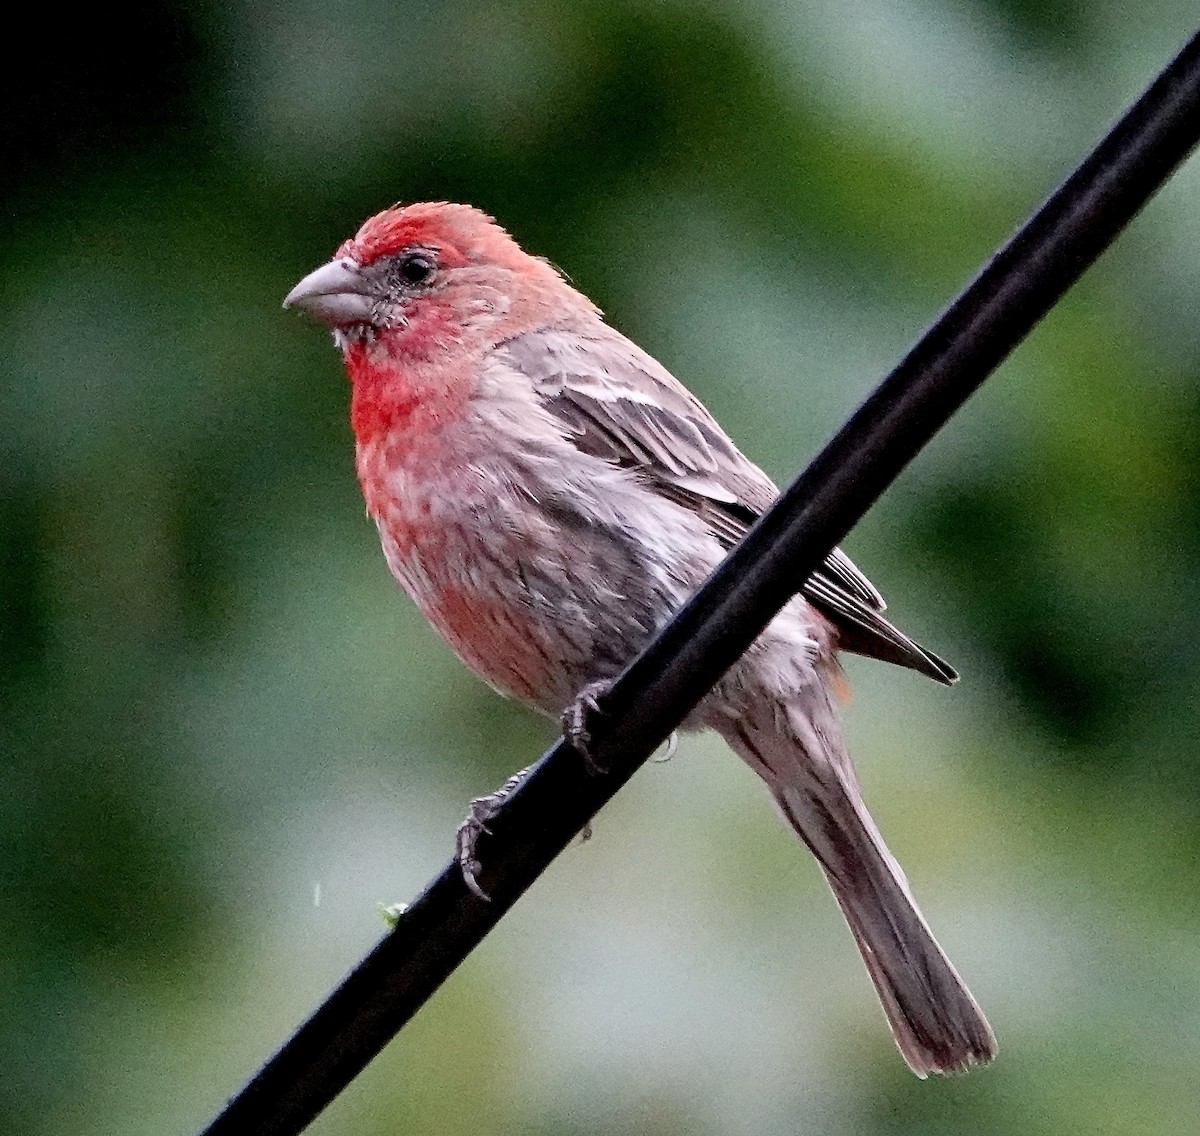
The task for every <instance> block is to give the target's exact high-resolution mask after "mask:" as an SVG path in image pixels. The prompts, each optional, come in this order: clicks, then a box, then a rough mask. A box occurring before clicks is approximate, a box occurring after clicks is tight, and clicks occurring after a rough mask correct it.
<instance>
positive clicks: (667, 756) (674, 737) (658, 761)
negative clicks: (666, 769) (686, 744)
mask: <svg viewBox="0 0 1200 1136" xmlns="http://www.w3.org/2000/svg"><path fill="white" fill-rule="evenodd" d="M678 748H679V731H678V730H672V731H671V736H670V737H669V738H667V748H666V752H664V753H660V754H656V755H655V757H654V758H653V761H654V764H655V765H662V763H663V762H664V761H670V760H671V758H673V757H674V756H675V751H676V750H677V749H678Z"/></svg>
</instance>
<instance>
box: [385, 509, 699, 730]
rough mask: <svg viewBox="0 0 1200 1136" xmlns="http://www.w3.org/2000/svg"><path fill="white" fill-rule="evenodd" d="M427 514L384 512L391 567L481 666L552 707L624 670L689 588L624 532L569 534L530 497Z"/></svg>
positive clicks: (508, 688)
mask: <svg viewBox="0 0 1200 1136" xmlns="http://www.w3.org/2000/svg"><path fill="white" fill-rule="evenodd" d="M426 516H427V513H426V510H424V509H419V510H417V511H416V514H414V513H413V512H411V511H410V510H407V509H403V510H399V509H393V510H384V511H381V513H380V514H379V515H378V516H377V518H376V519H377V524H378V527H379V532H380V538H381V541H382V544H383V550H384V554H385V556H386V557H387V561H388V565H389V567H390V568H391V571H392V574H393V575H394V576H395V577H396V579H397V581H398V582H399V583H400V585H401V586H402V587H403V588H404V590H405V591H406V592H407V593H408V594H409V596H411V597H412V599H413V600H414V601H415V602H416V604H417V605H418V607H420V609H421V610H422V612H423V613H424V614H425V616H426V618H427V619H428V620H429V621H430V623H431V624H432V625H433V626H434V628H435V629H436V630H437V631H438V632H439V633H440V634H441V635H442V637H443V638H444V639H445V640H446V641H447V643H449V645H450V646H451V647H452V648H453V649H454V651H455V652H456V654H458V656H459V657H460V658H461V659H462V660H463V662H464V663H466V665H467V666H468V667H470V668H471V670H473V671H474V672H475V673H476V674H478V675H479V676H480V677H481V678H483V679H484V680H485V681H486V682H488V683H489V684H490V685H491V686H493V687H494V688H496V689H497V690H499V691H500V692H501V693H503V694H506V695H510V696H512V697H514V698H517V699H519V700H521V701H522V702H525V703H527V704H529V705H531V706H534V707H535V708H537V709H539V710H542V711H543V712H545V713H548V714H557V713H558V712H559V711H561V710H562V709H563V708H564V707H565V706H567V705H568V704H569V703H570V702H571V701H572V699H573V698H574V697H575V695H576V694H577V693H578V692H579V691H580V690H581V689H582V688H583V687H584V686H585V685H587V684H588V683H589V682H593V681H596V680H597V679H604V678H610V677H612V676H614V675H615V674H617V673H618V672H619V671H620V669H621V668H622V667H623V666H624V665H625V663H626V662H628V660H629V659H630V658H632V656H633V655H634V654H635V653H636V652H637V650H638V649H639V648H640V647H641V646H642V645H643V644H644V643H645V642H646V640H647V639H648V638H649V636H650V635H651V634H652V632H653V631H654V629H655V628H656V627H657V626H659V624H661V623H662V622H663V621H665V619H666V618H667V617H668V616H669V615H670V613H671V611H672V610H673V609H674V608H675V607H676V606H677V604H678V603H679V602H680V601H681V600H682V599H683V598H684V596H685V595H686V593H687V591H688V590H689V589H688V588H687V587H686V586H685V584H684V582H683V581H682V579H678V580H677V579H675V578H674V574H673V573H672V572H670V571H665V572H664V571H663V570H662V569H661V565H660V566H657V567H656V568H654V569H652V568H650V567H649V566H648V565H647V564H646V563H645V559H644V549H643V548H642V547H641V546H640V545H639V544H638V542H635V541H633V540H632V539H630V538H629V537H628V535H623V534H622V533H621V532H620V530H610V529H606V528H604V527H602V526H594V525H593V526H587V527H586V531H583V532H575V533H563V532H562V530H561V517H556V518H555V519H554V522H555V523H554V524H551V523H550V521H549V520H547V519H546V518H544V517H542V516H540V515H539V514H538V513H537V512H536V511H534V512H533V513H530V512H529V511H528V508H527V503H526V504H524V505H519V506H516V507H514V508H513V509H512V510H511V511H509V510H506V509H505V508H504V507H503V505H502V504H501V503H498V502H492V503H491V507H490V508H489V509H487V510H475V509H467V510H465V511H463V512H461V513H460V514H459V515H457V516H456V517H455V518H454V519H453V521H448V518H446V517H445V516H444V515H443V516H442V517H440V518H439V519H438V520H437V522H436V523H425V521H424V518H425V517H426ZM556 526H557V527H556Z"/></svg>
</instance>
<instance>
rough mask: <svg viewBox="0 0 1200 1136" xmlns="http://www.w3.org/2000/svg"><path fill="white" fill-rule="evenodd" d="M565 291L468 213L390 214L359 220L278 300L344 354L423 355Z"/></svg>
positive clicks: (426, 205) (547, 270)
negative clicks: (380, 347)
mask: <svg viewBox="0 0 1200 1136" xmlns="http://www.w3.org/2000/svg"><path fill="white" fill-rule="evenodd" d="M563 287H569V285H567V284H566V282H565V281H563V280H562V278H561V277H560V276H559V275H558V273H557V272H555V270H554V269H553V268H552V267H551V266H550V265H549V264H548V263H546V262H545V261H544V260H540V259H538V258H536V257H532V256H529V255H527V254H526V253H524V252H523V251H522V250H521V248H520V246H519V245H518V244H517V243H516V241H514V240H513V239H512V237H510V236H509V235H508V233H506V232H505V231H504V230H503V229H502V228H501V227H500V226H499V225H497V224H496V222H495V221H494V220H493V219H492V218H491V217H489V216H488V215H487V214H486V213H483V212H481V211H480V210H478V209H475V208H473V207H472V206H470V205H452V204H448V203H446V202H422V203H419V204H415V205H407V206H403V207H400V206H396V207H393V208H391V209H385V210H384V211H383V212H382V213H377V214H376V215H375V216H374V217H372V218H370V219H369V220H368V221H366V222H364V224H363V226H362V227H361V228H360V229H359V230H358V232H357V233H356V234H355V235H354V236H353V237H352V238H351V239H350V240H348V241H346V242H345V243H344V244H343V245H342V246H341V247H340V248H339V249H338V250H337V253H336V254H335V255H334V258H333V259H332V260H331V261H329V263H328V264H323V265H322V266H321V267H320V268H318V269H316V271H314V272H310V273H309V274H308V275H307V276H306V277H304V279H303V280H301V281H300V283H299V284H297V285H296V287H295V288H293V289H292V290H291V292H289V293H288V296H287V299H285V300H284V302H283V306H284V307H285V308H299V309H301V310H302V311H305V312H307V313H308V314H309V315H311V316H313V317H314V318H316V319H318V320H320V321H321V322H322V323H323V324H325V325H326V326H327V327H329V328H330V329H332V330H333V332H334V335H335V337H336V338H337V340H338V342H339V344H340V345H341V346H342V347H346V346H347V345H349V344H353V343H356V342H362V341H364V340H366V341H370V340H373V339H376V338H380V337H382V338H384V339H386V340H389V341H390V342H391V343H392V345H393V346H394V347H397V348H399V349H400V350H402V351H404V352H405V353H409V352H411V353H413V354H415V355H421V354H425V353H426V352H428V351H430V350H432V349H433V348H435V347H437V346H444V345H445V344H446V343H447V342H449V341H458V340H461V339H462V338H463V337H464V336H471V335H472V333H474V336H476V337H479V338H485V337H486V336H487V334H488V332H489V331H493V332H494V330H495V328H496V326H497V325H501V326H503V325H504V324H505V323H508V322H512V321H513V320H514V318H516V322H518V323H524V322H525V319H523V318H521V312H520V311H519V310H518V311H514V308H517V309H520V308H521V307H528V306H529V304H530V302H536V301H537V300H538V299H539V298H543V297H545V298H548V294H552V293H553V291H555V290H556V289H558V288H563Z"/></svg>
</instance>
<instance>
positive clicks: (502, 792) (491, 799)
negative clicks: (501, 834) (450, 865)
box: [454, 769, 529, 901]
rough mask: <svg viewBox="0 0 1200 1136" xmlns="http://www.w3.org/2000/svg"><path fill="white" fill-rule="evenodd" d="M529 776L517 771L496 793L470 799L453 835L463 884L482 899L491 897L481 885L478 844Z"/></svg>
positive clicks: (455, 855)
mask: <svg viewBox="0 0 1200 1136" xmlns="http://www.w3.org/2000/svg"><path fill="white" fill-rule="evenodd" d="M528 775H529V770H528V769H522V770H520V772H518V773H514V774H513V775H512V776H511V777H510V778H509V779H508V780H507V781H505V782H504V784H503V785H501V786H500V788H499V789H497V790H496V791H495V792H494V793H488V794H487V795H486V796H483V797H476V798H475V799H474V800H473V801H472V802H471V809H470V812H468V813H467V816H466V819H465V820H464V821H463V822H462V824H460V825H459V826H458V830H457V831H456V832H455V834H454V858H455V859H456V860H457V861H458V866H459V868H460V869H461V871H462V876H463V883H465V884H466V885H467V887H468V888H469V889H470V890H471V891H473V892H474V893H475V894H476V895H477V896H479V898H480V899H484V900H489V901H490V900H491V898H492V897H491V896H490V895H488V893H487V892H486V891H484V890H483V888H482V887H481V886H480V883H479V873H480V872H481V871H482V870H483V867H482V865H481V864H480V863H479V858H478V857H477V856H476V855H475V845H476V844H478V843H479V838H480V837H481V836H482V835H483V834H484V833H487V834H489V835H490V834H491V831H492V830H491V829H490V828H488V826H487V822H488V821H489V820H491V819H492V817H494V816H495V815H496V813H498V812H499V811H500V807H501V806H502V805H503V804H504V802H505V801H507V800H508V798H509V797H511V796H512V794H513V793H514V792H515V791H516V789H517V786H519V785H520V784H521V782H522V781H524V780H525V778H526V777H527V776H528Z"/></svg>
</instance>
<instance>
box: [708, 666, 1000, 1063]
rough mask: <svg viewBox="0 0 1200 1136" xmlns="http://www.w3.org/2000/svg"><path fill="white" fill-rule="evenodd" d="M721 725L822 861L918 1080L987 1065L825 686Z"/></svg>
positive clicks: (975, 1024)
mask: <svg viewBox="0 0 1200 1136" xmlns="http://www.w3.org/2000/svg"><path fill="white" fill-rule="evenodd" d="M759 717H762V718H763V719H765V720H763V721H758V720H756V719H757V718H759ZM713 724H714V725H716V723H713ZM717 728H718V729H720V731H721V733H722V734H724V735H725V737H726V739H727V740H728V741H729V743H730V745H732V746H733V748H734V749H735V750H737V752H738V753H739V754H740V755H741V757H743V758H744V759H745V760H746V761H747V762H748V763H749V764H750V766H751V767H752V768H753V769H754V770H755V771H756V772H757V773H758V774H759V775H760V776H761V777H762V778H763V779H764V780H765V781H766V782H767V785H768V787H769V788H770V790H771V793H772V796H773V797H774V798H775V801H776V804H777V805H778V807H779V811H780V812H781V814H782V815H783V818H784V820H785V821H786V822H787V823H788V825H789V826H790V827H791V828H792V829H793V831H794V832H795V833H796V835H797V836H799V837H800V839H801V840H803V841H804V843H805V844H806V845H808V847H809V849H811V851H812V853H813V855H814V856H816V858H817V861H818V862H819V863H820V865H821V868H822V870H823V871H824V872H825V877H826V879H827V880H828V881H829V886H830V888H831V889H832V890H833V894H834V898H835V899H837V901H838V906H839V907H841V909H842V914H843V915H844V916H845V917H846V922H847V923H848V924H849V925H850V931H851V933H852V934H853V935H854V941H855V942H856V943H857V944H858V949H859V951H861V952H862V957H863V961H864V962H865V963H866V965H867V971H868V973H869V974H870V976H871V980H872V982H874V983H875V989H876V991H877V992H878V994H879V1000H880V1002H881V1003H882V1004H883V1011H884V1013H885V1014H886V1015H887V1019H888V1022H889V1024H890V1025H891V1027H892V1033H893V1035H894V1036H895V1039H896V1045H897V1046H898V1047H899V1049H900V1052H901V1054H903V1056H904V1060H905V1061H907V1062H908V1064H909V1066H910V1068H911V1069H912V1071H913V1072H914V1073H916V1074H917V1076H918V1077H924V1076H926V1075H927V1074H929V1073H949V1072H955V1071H959V1070H963V1069H966V1068H968V1067H970V1066H971V1065H976V1064H982V1063H984V1062H987V1061H990V1060H991V1059H992V1058H993V1057H994V1056H995V1053H996V1040H995V1037H994V1036H993V1034H992V1029H991V1026H989V1025H988V1022H987V1019H986V1018H985V1017H984V1016H983V1012H982V1011H981V1010H980V1008H979V1006H978V1005H977V1004H976V1002H975V999H974V998H973V997H972V996H971V992H970V991H969V990H968V989H967V987H966V985H965V983H964V982H963V980H962V979H961V978H959V976H958V972H957V971H956V970H955V969H954V967H953V966H952V965H951V964H950V960H949V959H948V958H946V955H945V954H944V953H943V951H942V948H941V947H940V946H938V943H937V940H936V939H934V937H933V934H932V932H930V930H929V926H928V925H927V924H926V922H925V919H924V917H923V916H922V915H921V912H920V911H919V910H918V908H917V905H916V902H915V901H914V900H913V897H912V893H911V892H910V891H909V887H908V881H907V880H906V879H905V877H904V872H903V871H902V870H901V868H900V865H899V864H897V863H896V861H895V859H894V858H893V857H892V854H891V853H890V852H889V851H888V849H887V846H886V845H885V844H884V842H883V837H882V836H880V834H879V830H878V829H877V828H876V827H875V822H874V820H872V818H871V814H870V813H869V812H867V808H866V805H865V804H864V803H863V800H862V796H861V794H860V792H859V788H858V781H857V778H856V777H855V775H854V770H853V767H852V766H851V765H850V760H849V757H848V756H847V754H846V751H845V748H844V745H843V743H842V740H841V727H840V723H839V722H838V720H837V717H836V711H835V710H834V708H833V705H832V703H831V702H830V700H829V696H828V692H827V691H826V690H825V689H824V687H823V685H814V688H813V689H812V690H811V691H806V692H805V696H804V699H803V700H802V703H798V702H797V700H795V699H794V698H793V699H789V701H788V703H787V704H786V705H784V704H780V703H776V704H775V705H773V706H770V707H769V708H766V710H765V712H764V713H763V714H762V715H756V714H755V713H754V712H753V711H752V712H751V713H749V714H745V713H743V715H741V716H740V717H739V719H738V720H737V722H736V723H731V722H729V721H726V723H725V724H724V725H723V726H718V727H717Z"/></svg>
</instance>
